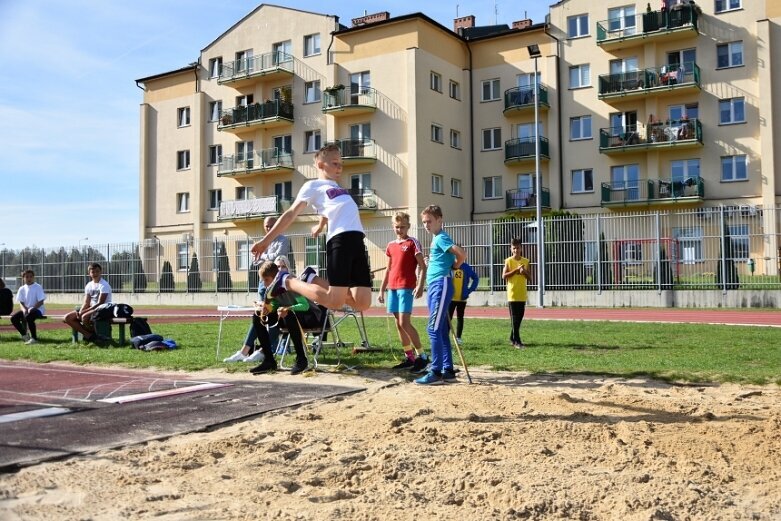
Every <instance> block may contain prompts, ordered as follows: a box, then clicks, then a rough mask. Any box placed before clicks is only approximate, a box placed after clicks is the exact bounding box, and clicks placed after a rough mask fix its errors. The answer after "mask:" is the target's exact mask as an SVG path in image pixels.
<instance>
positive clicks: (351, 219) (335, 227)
mask: <svg viewBox="0 0 781 521" xmlns="http://www.w3.org/2000/svg"><path fill="white" fill-rule="evenodd" d="M299 201H304V202H306V203H307V204H311V205H312V207H313V208H314V209H315V211H316V212H317V213H318V214H320V215H322V216H324V217H325V218H327V219H328V235H327V237H326V240H331V237H333V236H334V235H339V234H340V233H344V232H361V233H363V225H362V224H361V217H360V215H359V213H358V205H357V204H355V200H354V199H353V198H352V196H351V195H350V191H349V190H348V189H347V188H342V187H341V186H339V185H338V184H337V183H336V182H335V181H331V180H329V179H312V180H311V181H307V182H306V183H304V186H302V187H301V190H299V191H298V196H296V200H295V202H294V203H293V204H294V205H295V204H296V203H298V202H299Z"/></svg>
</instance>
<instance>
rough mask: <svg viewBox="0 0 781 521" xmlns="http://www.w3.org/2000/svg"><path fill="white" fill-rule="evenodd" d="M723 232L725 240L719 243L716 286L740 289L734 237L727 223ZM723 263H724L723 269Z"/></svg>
mask: <svg viewBox="0 0 781 521" xmlns="http://www.w3.org/2000/svg"><path fill="white" fill-rule="evenodd" d="M723 234H724V241H723V243H722V244H720V245H719V252H720V253H721V254H720V255H719V263H718V266H717V268H716V287H718V288H720V289H738V288H739V287H740V279H739V278H738V267H737V266H736V265H735V254H734V251H733V244H732V237H731V236H730V234H729V227H728V226H727V223H724V230H723ZM722 245H723V246H722ZM722 263H723V264H724V269H723V270H722ZM722 272H723V273H722Z"/></svg>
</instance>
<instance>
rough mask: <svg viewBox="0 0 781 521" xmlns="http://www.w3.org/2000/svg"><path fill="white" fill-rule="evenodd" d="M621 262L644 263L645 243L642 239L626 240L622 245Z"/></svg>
mask: <svg viewBox="0 0 781 521" xmlns="http://www.w3.org/2000/svg"><path fill="white" fill-rule="evenodd" d="M621 262H622V263H623V264H642V262H643V243H642V242H640V241H632V240H629V241H626V242H624V243H623V244H622V246H621Z"/></svg>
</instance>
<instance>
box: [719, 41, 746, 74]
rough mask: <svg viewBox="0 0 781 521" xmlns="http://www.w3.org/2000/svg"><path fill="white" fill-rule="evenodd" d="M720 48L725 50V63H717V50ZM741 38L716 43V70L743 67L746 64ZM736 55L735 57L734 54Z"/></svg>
mask: <svg viewBox="0 0 781 521" xmlns="http://www.w3.org/2000/svg"><path fill="white" fill-rule="evenodd" d="M722 49H726V50H727V63H726V65H720V64H719V52H720V51H721V50H722ZM743 52H744V47H743V40H736V41H734V42H727V43H720V44H718V45H716V70H719V69H732V68H734V67H743V66H744V65H745V64H746V60H745V59H744V58H745V56H744V54H743ZM736 55H737V58H735V56H736Z"/></svg>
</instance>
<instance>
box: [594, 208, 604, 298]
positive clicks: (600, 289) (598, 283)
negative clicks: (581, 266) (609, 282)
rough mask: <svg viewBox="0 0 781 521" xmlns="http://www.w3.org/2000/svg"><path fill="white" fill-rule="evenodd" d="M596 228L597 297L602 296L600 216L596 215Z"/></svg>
mask: <svg viewBox="0 0 781 521" xmlns="http://www.w3.org/2000/svg"><path fill="white" fill-rule="evenodd" d="M596 226H597V269H596V270H595V271H596V276H597V295H601V294H602V262H604V261H603V260H602V216H601V215H597V220H596Z"/></svg>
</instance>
